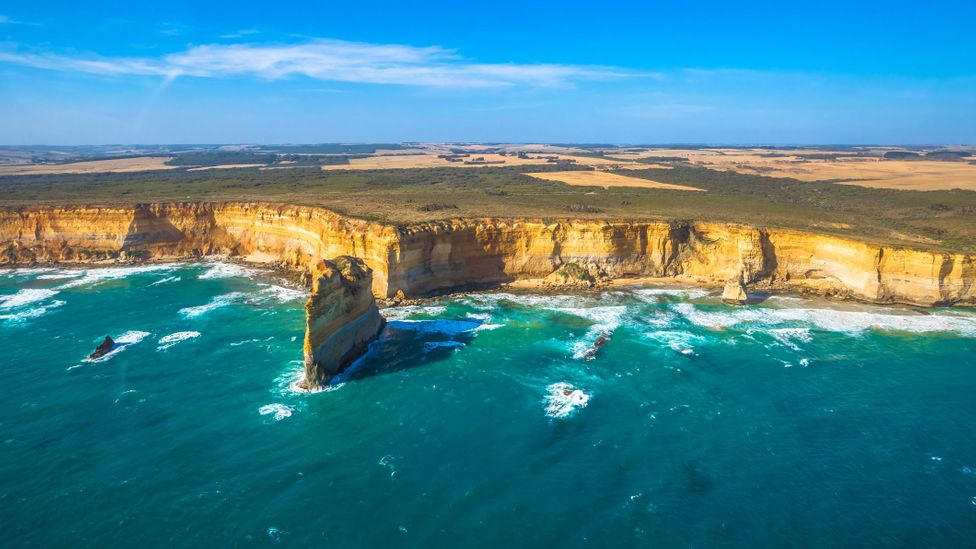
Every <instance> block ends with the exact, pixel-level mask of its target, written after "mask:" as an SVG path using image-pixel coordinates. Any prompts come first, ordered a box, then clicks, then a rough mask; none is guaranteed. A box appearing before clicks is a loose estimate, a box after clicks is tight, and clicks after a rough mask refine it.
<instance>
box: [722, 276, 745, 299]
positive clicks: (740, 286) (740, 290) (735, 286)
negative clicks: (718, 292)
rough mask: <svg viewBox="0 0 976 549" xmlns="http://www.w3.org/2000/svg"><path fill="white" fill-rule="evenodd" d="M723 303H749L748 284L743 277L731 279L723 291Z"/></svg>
mask: <svg viewBox="0 0 976 549" xmlns="http://www.w3.org/2000/svg"><path fill="white" fill-rule="evenodd" d="M722 301H724V302H726V303H728V304H730V305H745V304H746V303H748V302H749V294H747V293H746V284H745V282H743V281H742V277H741V276H740V277H738V278H730V279H729V280H728V281H727V282H726V283H725V289H724V290H722Z"/></svg>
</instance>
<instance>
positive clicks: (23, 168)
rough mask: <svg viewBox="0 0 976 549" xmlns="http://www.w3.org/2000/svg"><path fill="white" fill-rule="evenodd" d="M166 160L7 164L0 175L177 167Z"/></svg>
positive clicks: (158, 158) (1, 166) (1, 167)
mask: <svg viewBox="0 0 976 549" xmlns="http://www.w3.org/2000/svg"><path fill="white" fill-rule="evenodd" d="M168 160H169V157H162V156H140V157H136V158H116V159H112V160H92V161H89V162H71V163H69V164H7V165H0V175H31V174H48V173H103V172H141V171H145V170H172V169H173V168H177V167H178V166H167V165H166V164H165V163H166V161H168Z"/></svg>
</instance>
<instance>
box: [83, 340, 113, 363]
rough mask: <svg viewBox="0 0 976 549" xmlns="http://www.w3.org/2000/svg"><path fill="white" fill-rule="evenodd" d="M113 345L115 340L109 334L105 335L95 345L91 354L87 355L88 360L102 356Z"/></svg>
mask: <svg viewBox="0 0 976 549" xmlns="http://www.w3.org/2000/svg"><path fill="white" fill-rule="evenodd" d="M114 347H115V340H114V339H112V338H111V337H109V336H105V339H103V340H102V342H101V343H99V344H98V347H95V350H94V351H92V354H90V355H88V360H95V359H97V358H102V357H103V356H105V355H107V354H108V353H109V352H110V351H111V350H112V349H113V348H114Z"/></svg>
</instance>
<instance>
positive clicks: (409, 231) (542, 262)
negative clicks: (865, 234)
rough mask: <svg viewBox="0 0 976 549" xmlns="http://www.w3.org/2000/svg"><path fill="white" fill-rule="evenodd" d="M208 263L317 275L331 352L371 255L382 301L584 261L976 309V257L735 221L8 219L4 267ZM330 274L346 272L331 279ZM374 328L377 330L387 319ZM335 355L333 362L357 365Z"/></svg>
mask: <svg viewBox="0 0 976 549" xmlns="http://www.w3.org/2000/svg"><path fill="white" fill-rule="evenodd" d="M207 255H225V256H234V257H241V258H244V259H249V260H254V261H276V262H280V263H283V264H286V265H289V266H292V267H294V268H296V269H299V270H303V271H305V272H312V273H313V280H314V281H315V282H314V283H313V286H315V287H314V288H313V295H312V298H311V301H310V307H309V308H308V311H309V319H308V325H309V334H310V335H309V337H312V340H311V341H312V342H313V345H314V343H316V342H320V343H319V345H318V346H319V347H321V346H322V345H324V344H325V342H328V341H329V340H330V337H331V336H327V335H324V334H327V333H328V330H326V329H325V328H322V329H318V328H316V329H315V330H313V329H312V327H313V326H330V327H331V328H329V329H335V330H338V329H340V327H341V326H340V324H343V325H344V323H345V322H353V320H354V319H355V318H359V317H358V316H355V315H352V316H349V314H347V313H344V314H346V316H343V317H341V318H343V319H344V320H343V322H339V323H335V322H331V321H328V320H325V321H323V320H322V319H323V316H322V315H323V314H325V313H323V311H333V310H343V311H345V310H347V309H343V308H341V307H339V308H337V309H332V308H329V307H325V306H319V305H318V304H314V303H312V302H316V303H319V301H321V302H322V303H327V302H329V299H331V298H327V297H326V296H325V295H324V294H323V293H322V292H326V291H328V292H331V291H333V290H335V291H339V293H340V294H342V295H346V294H349V295H347V296H346V297H344V298H342V299H340V301H343V300H348V299H353V298H352V297H350V296H351V295H352V293H351V290H350V289H349V288H350V286H349V284H353V285H355V284H361V283H362V280H363V279H362V278H361V277H359V276H358V275H355V276H352V275H353V273H352V271H349V273H347V274H350V275H351V276H352V277H351V278H346V277H343V276H342V274H341V273H342V272H344V269H342V268H339V269H338V271H336V267H335V266H329V265H328V264H323V263H322V261H323V260H328V259H330V258H335V257H339V256H348V257H352V258H358V259H360V260H362V263H363V264H364V265H365V266H366V267H368V270H367V271H366V272H369V270H371V276H370V277H367V278H370V279H371V283H369V284H367V285H370V284H371V287H372V294H373V295H375V296H376V297H380V298H388V297H392V296H394V295H398V294H399V293H401V292H402V294H403V295H405V296H408V297H409V296H418V295H424V294H427V293H430V292H436V291H442V290H448V289H451V288H458V287H463V286H471V285H479V284H497V283H501V282H510V281H514V280H517V279H526V278H532V279H544V278H545V277H547V276H549V275H551V274H552V273H554V272H556V271H557V270H559V269H560V268H561V267H563V266H564V265H568V264H575V265H577V266H585V268H586V269H587V271H588V272H595V273H600V276H601V277H603V276H607V277H610V278H622V277H634V276H655V277H673V278H680V279H690V280H696V281H701V282H706V283H712V284H716V285H720V284H724V283H725V282H726V281H728V280H738V279H741V281H742V285H743V290H744V289H745V287H746V286H753V287H756V286H759V287H763V288H764V289H768V290H781V289H786V290H801V291H815V292H818V293H821V294H826V295H836V296H841V297H848V298H854V299H860V300H864V301H870V302H874V303H907V304H915V305H924V306H931V305H953V304H974V303H976V256H973V255H966V254H959V253H939V252H931V251H922V250H910V249H903V248H893V247H887V246H879V245H874V244H868V243H864V242H858V241H856V240H852V239H847V238H841V237H836V236H827V235H820V234H815V233H810V232H803V231H796V230H786V229H775V228H756V227H750V226H745V225H737V224H728V223H707V222H699V223H684V222H662V221H621V222H612V221H607V222H600V221H572V220H563V221H554V222H546V221H542V220H503V219H470V220H460V219H458V220H452V221H445V222H440V223H422V224H415V225H411V226H407V227H393V226H387V225H382V224H379V223H370V222H366V221H361V220H357V219H351V218H347V217H343V216H340V215H337V214H335V213H333V212H329V211H327V210H324V209H321V208H315V207H307V206H292V205H282V204H262V203H182V204H180V203H176V204H141V205H134V206H128V207H40V206H38V207H29V208H17V209H2V210H0V265H19V264H34V263H64V262H91V261H99V260H118V259H124V260H140V261H141V260H166V259H177V258H187V257H202V256H207ZM319 271H321V273H320V272H319ZM326 272H333V273H335V272H338V273H339V274H338V275H335V274H333V275H329V277H326V278H327V279H328V281H326V282H322V280H324V279H323V278H322V276H323V273H326ZM563 272H565V269H564V271H563ZM336 276H338V277H339V278H338V279H337V278H335V277H336ZM556 277H559V275H556ZM339 279H341V280H343V281H345V282H343V283H342V284H339V283H337V282H335V280H339ZM353 279H354V280H356V281H358V282H355V283H354V282H353ZM329 281H331V282H329ZM337 284H338V285H337ZM363 294H368V292H362V293H360V294H356V295H357V296H359V297H357V298H355V299H353V300H352V301H349V303H353V302H355V303H356V306H354V307H351V308H350V309H348V311H359V312H362V313H363V314H364V315H366V318H374V315H372V314H371V313H369V312H368V311H369V310H371V309H370V308H369V307H367V306H366V305H364V303H365V301H362V300H364V299H365V298H363V297H362V295H363ZM337 299H338V298H337ZM316 300H319V301H316ZM343 302H344V303H345V302H346V301H343ZM329 314H331V313H329ZM337 318H338V317H337ZM363 324H364V325H368V326H371V327H375V318H374V320H370V321H365V320H364V321H363ZM313 332H314V334H313ZM352 332H354V333H357V334H358V333H359V332H357V331H356V330H352ZM357 337H358V336H357ZM354 339H355V338H354ZM315 348H316V347H313V349H315ZM336 353H337V354H335V353H334V355H335V356H332V357H331V358H330V359H329V360H333V358H335V357H336V356H340V355H341V356H342V357H344V356H345V352H339V351H336ZM312 356H313V359H314V357H315V356H316V354H315V351H314V350H313V352H312ZM319 356H325V355H323V354H322V353H319ZM343 361H344V360H338V359H337V360H336V361H335V363H339V364H341V363H342V362H343ZM339 367H340V368H341V366H339ZM332 368H333V367H332V366H328V367H324V369H323V370H321V371H320V372H319V371H317V373H316V376H318V377H316V379H317V380H319V381H321V380H322V379H325V376H326V375H327V374H328V372H330V371H332ZM319 374H321V375H319Z"/></svg>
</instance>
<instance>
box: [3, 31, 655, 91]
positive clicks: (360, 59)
mask: <svg viewBox="0 0 976 549" xmlns="http://www.w3.org/2000/svg"><path fill="white" fill-rule="evenodd" d="M0 62H4V63H14V64H19V65H27V66H31V67H37V68H43V69H50V70H60V71H74V72H83V73H89V74H100V75H143V76H164V77H166V78H168V79H173V78H176V77H180V76H192V77H200V78H215V77H236V76H254V77H259V78H265V79H268V80H277V79H281V78H286V77H290V76H305V77H308V78H313V79H316V80H323V81H334V82H356V83H368V84H398V85H407V86H430V87H506V86H536V87H559V86H569V85H572V84H573V83H575V82H578V81H581V80H594V79H609V78H622V77H628V76H637V75H638V74H637V73H633V72H630V71H626V70H623V69H617V68H612V67H601V66H591V65H562V64H518V63H473V62H470V61H467V60H465V59H464V58H462V57H460V56H459V55H458V54H457V53H456V52H455V51H453V50H448V49H444V48H440V47H437V46H433V47H415V46H405V45H398V44H371V43H364V42H347V41H342V40H313V41H309V42H304V43H300V44H287V45H266V44H210V45H200V46H192V47H190V48H189V49H187V50H185V51H183V52H179V53H173V54H169V55H166V56H163V57H157V58H133V57H94V56H76V55H59V54H53V53H23V52H19V51H6V52H0ZM640 76H654V75H649V74H642V75H640Z"/></svg>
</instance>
